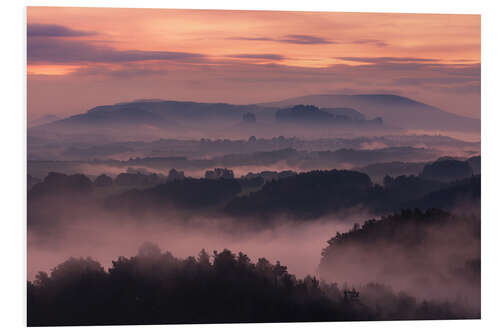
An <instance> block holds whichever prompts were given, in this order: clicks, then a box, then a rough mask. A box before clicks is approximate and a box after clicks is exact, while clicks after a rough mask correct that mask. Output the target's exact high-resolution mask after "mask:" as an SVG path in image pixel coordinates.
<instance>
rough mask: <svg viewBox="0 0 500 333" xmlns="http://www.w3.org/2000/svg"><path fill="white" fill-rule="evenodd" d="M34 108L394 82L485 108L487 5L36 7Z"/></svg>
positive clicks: (262, 95) (427, 97) (51, 110)
mask: <svg viewBox="0 0 500 333" xmlns="http://www.w3.org/2000/svg"><path fill="white" fill-rule="evenodd" d="M27 13H28V111H29V115H30V116H39V115H44V114H59V115H68V114H73V113H80V112H84V111H85V110H86V109H88V108H90V107H92V106H94V105H97V104H108V103H115V102H120V101H128V100H132V99H136V98H164V99H178V100H196V101H223V102H233V103H257V102H264V101H271V100H277V99H282V98H287V97H293V96H299V95H305V94H311V93H334V92H344V93H356V92H362V93H366V92H388V93H398V94H402V95H405V96H407V97H410V98H415V99H417V100H420V101H423V102H426V103H429V104H432V105H435V106H438V107H441V108H443V109H445V110H447V111H450V112H455V113H458V114H462V115H468V116H472V117H476V118H478V117H479V115H480V59H481V52H480V50H481V46H480V16H479V15H429V14H379V13H375V14H371V13H335V12H329V13H328V12H273V11H221V10H168V9H165V10H161V9H113V8H64V7H59V8H55V7H29V8H28V11H27Z"/></svg>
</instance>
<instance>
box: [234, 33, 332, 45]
mask: <svg viewBox="0 0 500 333" xmlns="http://www.w3.org/2000/svg"><path fill="white" fill-rule="evenodd" d="M229 39H231V40H248V41H261V42H277V43H289V44H305V45H307V44H337V42H335V41H331V40H328V39H326V38H323V37H318V36H312V35H286V36H284V37H282V38H269V37H231V38H229Z"/></svg>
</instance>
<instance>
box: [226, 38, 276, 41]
mask: <svg viewBox="0 0 500 333" xmlns="http://www.w3.org/2000/svg"><path fill="white" fill-rule="evenodd" d="M228 39H230V40H249V41H274V39H272V38H267V37H230V38H228Z"/></svg>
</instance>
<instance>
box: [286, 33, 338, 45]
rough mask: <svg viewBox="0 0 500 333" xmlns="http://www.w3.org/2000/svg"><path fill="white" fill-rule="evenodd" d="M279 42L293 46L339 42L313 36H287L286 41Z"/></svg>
mask: <svg viewBox="0 0 500 333" xmlns="http://www.w3.org/2000/svg"><path fill="white" fill-rule="evenodd" d="M278 41H279V42H282V43H292V44H337V42H334V41H331V40H328V39H325V38H322V37H316V36H311V35H286V36H285V38H284V39H279V40H278Z"/></svg>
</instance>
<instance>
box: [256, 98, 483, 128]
mask: <svg viewBox="0 0 500 333" xmlns="http://www.w3.org/2000/svg"><path fill="white" fill-rule="evenodd" d="M297 104H312V105H315V106H317V107H319V108H338V107H343V108H353V109H356V110H357V111H358V112H361V113H362V114H364V115H365V116H367V117H369V118H376V117H382V118H383V119H384V122H386V123H388V124H391V125H395V126H399V127H402V128H408V129H426V130H457V131H479V130H480V128H481V121H480V120H479V119H474V118H468V117H464V116H459V115H456V114H454V113H450V112H446V111H443V110H441V109H439V108H436V107H434V106H431V105H427V104H425V103H421V102H418V101H415V100H413V99H410V98H407V97H402V96H398V95H390V94H373V95H371V94H359V95H346V94H322V95H321V94H320V95H306V96H301V97H295V98H289V99H285V100H281V101H277V102H271V103H262V104H260V105H261V106H266V107H279V108H284V107H291V106H293V105H297Z"/></svg>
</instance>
